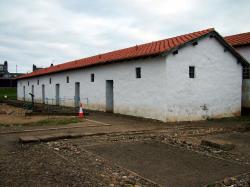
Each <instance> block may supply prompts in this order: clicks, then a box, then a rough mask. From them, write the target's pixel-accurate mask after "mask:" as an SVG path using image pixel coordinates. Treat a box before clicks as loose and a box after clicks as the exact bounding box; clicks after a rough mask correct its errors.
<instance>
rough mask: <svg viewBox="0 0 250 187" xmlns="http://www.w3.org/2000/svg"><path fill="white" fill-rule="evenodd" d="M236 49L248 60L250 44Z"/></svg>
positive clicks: (249, 58) (249, 60)
mask: <svg viewBox="0 0 250 187" xmlns="http://www.w3.org/2000/svg"><path fill="white" fill-rule="evenodd" d="M236 50H237V51H238V52H239V53H240V54H241V55H242V56H243V57H244V58H245V59H246V60H247V61H248V62H250V46H242V47H236Z"/></svg>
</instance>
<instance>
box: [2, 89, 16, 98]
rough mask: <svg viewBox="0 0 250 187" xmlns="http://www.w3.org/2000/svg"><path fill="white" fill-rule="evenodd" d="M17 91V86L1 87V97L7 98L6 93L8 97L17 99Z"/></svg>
mask: <svg viewBox="0 0 250 187" xmlns="http://www.w3.org/2000/svg"><path fill="white" fill-rule="evenodd" d="M16 92H17V90H16V88H0V99H5V98H4V96H5V95H6V96H7V98H8V99H16Z"/></svg>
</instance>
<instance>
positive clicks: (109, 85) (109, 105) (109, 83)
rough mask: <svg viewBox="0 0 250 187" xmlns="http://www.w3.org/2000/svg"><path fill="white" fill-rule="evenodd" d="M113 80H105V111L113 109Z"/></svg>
mask: <svg viewBox="0 0 250 187" xmlns="http://www.w3.org/2000/svg"><path fill="white" fill-rule="evenodd" d="M113 88H114V82H113V80H106V112H113V111H114V91H113Z"/></svg>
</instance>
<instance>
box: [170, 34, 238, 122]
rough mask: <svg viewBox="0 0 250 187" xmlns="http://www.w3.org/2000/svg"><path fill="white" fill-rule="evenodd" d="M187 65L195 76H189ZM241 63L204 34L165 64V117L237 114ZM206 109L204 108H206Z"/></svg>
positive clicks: (207, 116) (181, 117)
mask: <svg viewBox="0 0 250 187" xmlns="http://www.w3.org/2000/svg"><path fill="white" fill-rule="evenodd" d="M189 66H195V69H196V77H195V78H194V79H192V78H189ZM241 72H242V66H241V65H240V64H237V60H236V58H235V57H233V56H232V55H231V53H230V52H224V47H223V46H222V45H221V44H220V43H219V42H218V41H217V40H216V39H215V38H204V39H202V40H200V41H198V45H196V46H192V45H189V46H187V47H185V48H182V49H181V50H179V53H178V54H177V55H172V54H171V55H169V56H168V57H167V65H166V80H167V83H166V84H167V85H166V89H167V90H166V93H167V94H166V121H182V120H201V119H206V118H219V117H227V116H234V115H240V111H241V86H242V73H241ZM205 109H207V110H205Z"/></svg>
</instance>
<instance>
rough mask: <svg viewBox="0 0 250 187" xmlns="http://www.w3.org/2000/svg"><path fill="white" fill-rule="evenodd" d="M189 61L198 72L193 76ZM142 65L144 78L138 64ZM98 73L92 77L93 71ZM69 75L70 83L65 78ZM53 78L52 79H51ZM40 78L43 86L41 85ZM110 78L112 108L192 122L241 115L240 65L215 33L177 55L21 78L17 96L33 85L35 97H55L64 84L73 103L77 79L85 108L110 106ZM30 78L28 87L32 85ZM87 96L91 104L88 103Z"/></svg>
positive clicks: (63, 95) (68, 102)
mask: <svg viewBox="0 0 250 187" xmlns="http://www.w3.org/2000/svg"><path fill="white" fill-rule="evenodd" d="M189 66H195V69H196V77H195V78H194V79H191V78H189ZM136 67H141V74H142V78H141V79H136V74H135V68H136ZM91 73H94V74H95V81H94V82H91V81H90V80H91V79H90V75H91ZM67 76H69V83H66V77H67ZM50 78H51V79H52V83H51V84H49V79H50ZM37 80H39V85H37ZM106 80H113V81H114V112H116V113H121V114H127V115H133V116H141V117H145V118H152V119H158V120H162V121H189V120H202V119H207V118H217V117H218V118H219V117H227V116H234V115H239V114H240V111H241V89H242V66H241V65H240V64H237V60H236V58H235V57H233V56H232V55H231V53H230V52H224V47H223V46H222V45H221V44H220V43H219V42H218V41H217V40H216V39H215V38H204V39H202V40H200V41H198V45H196V46H192V45H191V44H190V45H187V46H186V47H184V48H182V49H180V50H179V53H178V54H177V55H173V54H169V55H168V56H167V57H157V58H147V59H144V60H137V61H129V62H123V63H114V64H108V65H103V66H96V67H91V68H86V69H79V70H74V71H67V72H62V73H57V74H52V75H46V76H41V77H35V78H31V79H29V80H27V79H26V80H19V81H18V98H19V99H23V86H25V93H26V94H25V95H26V99H27V98H30V96H29V95H28V93H29V92H31V87H32V85H34V94H35V101H36V102H41V101H42V85H43V84H44V85H45V95H46V98H49V99H54V103H55V90H56V88H55V85H56V84H60V98H61V99H65V101H64V102H62V104H64V105H69V106H74V96H75V82H80V96H81V101H82V102H83V103H84V107H85V108H89V109H94V110H100V111H105V110H106ZM28 81H29V86H28ZM87 100H88V105H87Z"/></svg>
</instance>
